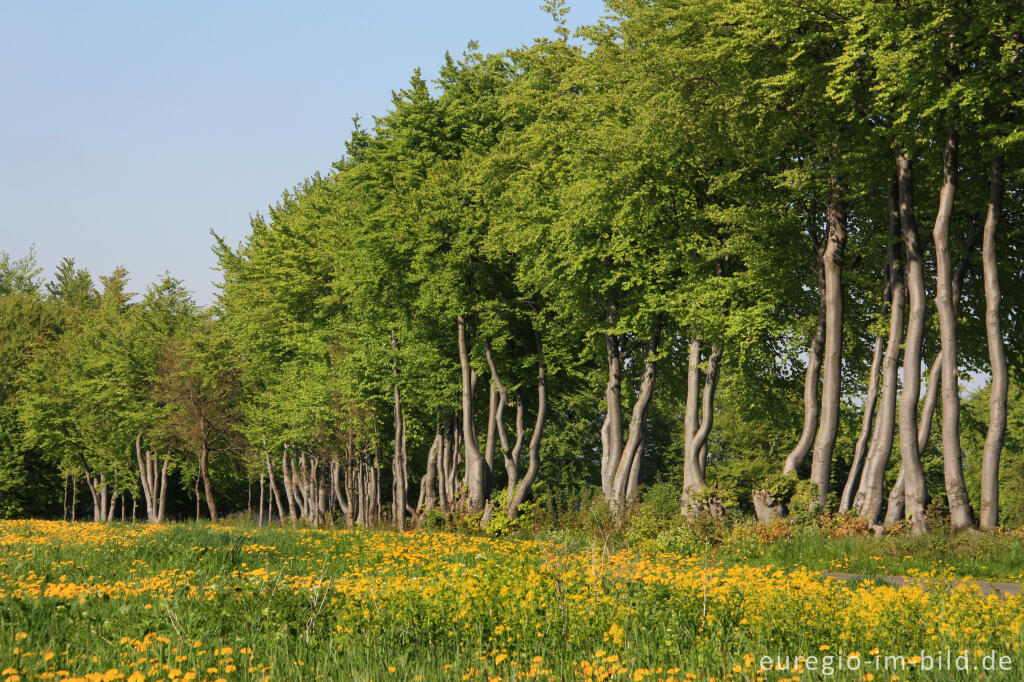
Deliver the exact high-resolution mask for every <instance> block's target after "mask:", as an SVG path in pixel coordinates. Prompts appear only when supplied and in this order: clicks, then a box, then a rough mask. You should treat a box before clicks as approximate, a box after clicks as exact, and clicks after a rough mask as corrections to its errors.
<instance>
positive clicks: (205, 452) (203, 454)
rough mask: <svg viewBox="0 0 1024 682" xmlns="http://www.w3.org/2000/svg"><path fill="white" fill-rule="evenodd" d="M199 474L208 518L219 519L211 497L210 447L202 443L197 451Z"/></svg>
mask: <svg viewBox="0 0 1024 682" xmlns="http://www.w3.org/2000/svg"><path fill="white" fill-rule="evenodd" d="M199 475H200V476H201V477H202V479H203V495H204V496H205V497H206V508H207V510H208V511H209V512H210V520H211V521H213V522H214V523H217V522H218V521H220V516H219V515H218V514H217V503H216V502H215V501H214V499H213V480H212V479H211V478H210V449H209V448H208V447H206V444H205V443H204V444H203V448H202V450H201V451H200V453H199Z"/></svg>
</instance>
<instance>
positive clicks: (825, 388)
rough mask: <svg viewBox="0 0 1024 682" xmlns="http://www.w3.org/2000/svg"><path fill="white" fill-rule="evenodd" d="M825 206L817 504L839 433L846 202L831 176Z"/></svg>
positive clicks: (823, 496) (824, 498)
mask: <svg viewBox="0 0 1024 682" xmlns="http://www.w3.org/2000/svg"><path fill="white" fill-rule="evenodd" d="M833 194H834V196H833V198H832V200H831V201H830V202H829V206H828V226H829V234H828V244H827V246H826V247H825V257H824V269H825V350H824V354H823V356H822V370H821V373H822V381H821V420H820V421H819V422H818V432H817V434H815V437H814V451H813V454H812V456H811V481H812V482H814V483H815V484H816V485H817V486H818V500H817V502H818V504H819V505H821V506H823V507H824V506H825V505H826V504H827V502H828V492H829V477H830V474H831V469H832V452H833V450H834V449H835V445H836V435H837V434H838V433H839V399H840V394H841V389H842V386H841V382H842V369H843V368H842V364H843V253H844V251H845V249H846V220H847V216H846V203H845V202H844V201H843V200H842V199H841V198H840V196H839V195H840V194H841V189H840V188H839V187H838V183H837V182H836V181H835V180H833Z"/></svg>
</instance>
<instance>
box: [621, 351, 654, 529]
mask: <svg viewBox="0 0 1024 682" xmlns="http://www.w3.org/2000/svg"><path fill="white" fill-rule="evenodd" d="M659 337H660V334H659V333H658V332H655V333H654V334H653V335H652V337H651V339H650V341H648V342H647V348H646V351H645V353H644V366H643V372H642V374H641V377H642V378H641V380H640V391H639V393H638V395H637V398H636V402H635V403H634V404H633V411H632V414H631V415H630V419H629V436H628V438H627V439H626V444H625V445H624V446H623V447H622V452H621V454H620V455H619V456H618V457H616V459H617V461H618V464H617V467H616V469H615V477H614V479H613V480H612V497H611V499H610V500H609V502H610V503H611V505H612V509H613V510H614V511H615V512H616V513H618V512H621V511H622V509H623V508H624V507H625V505H626V503H627V502H628V499H627V487H628V484H629V479H630V474H631V473H632V468H633V465H634V459H635V458H637V457H641V456H642V453H641V451H640V447H641V444H642V442H643V438H644V429H645V425H646V422H647V409H648V407H649V406H650V403H651V398H652V396H653V395H654V376H655V372H654V355H655V353H656V352H657V349H658V342H659V340H660V338H659Z"/></svg>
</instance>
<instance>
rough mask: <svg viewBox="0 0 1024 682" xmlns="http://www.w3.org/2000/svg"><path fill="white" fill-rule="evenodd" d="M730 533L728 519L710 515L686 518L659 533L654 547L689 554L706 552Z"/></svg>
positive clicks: (720, 542) (719, 543) (715, 546)
mask: <svg viewBox="0 0 1024 682" xmlns="http://www.w3.org/2000/svg"><path fill="white" fill-rule="evenodd" d="M728 534H729V524H728V522H727V521H726V520H724V519H720V518H713V517H710V516H697V517H694V518H692V519H685V520H684V521H683V522H682V523H680V524H679V525H678V526H675V527H673V528H670V529H668V530H666V531H663V532H661V533H659V534H658V536H657V538H655V540H654V543H653V544H654V547H655V548H657V549H659V550H661V551H663V552H676V553H678V554H686V555H688V556H691V555H698V554H705V553H707V552H708V551H710V550H712V549H714V548H717V547H718V546H719V545H721V544H722V543H723V541H724V540H725V538H726V537H727V536H728Z"/></svg>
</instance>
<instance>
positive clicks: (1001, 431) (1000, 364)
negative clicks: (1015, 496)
mask: <svg viewBox="0 0 1024 682" xmlns="http://www.w3.org/2000/svg"><path fill="white" fill-rule="evenodd" d="M990 185H991V190H990V194H989V200H988V212H987V214H986V216H985V237H984V241H983V244H982V248H981V259H982V269H983V273H984V279H985V335H986V337H987V340H988V359H989V364H990V365H991V366H992V384H991V386H990V389H989V391H990V393H989V403H988V432H987V433H986V435H985V448H984V450H983V452H982V457H981V518H980V522H981V529H982V530H992V529H994V528H996V527H997V526H998V525H999V456H1000V454H1001V453H1002V450H1003V440H1004V438H1005V437H1006V394H1007V387H1008V379H1009V377H1008V376H1007V369H1006V349H1005V348H1004V347H1003V331H1002V323H1001V321H1000V318H999V303H1000V298H1001V294H1000V291H999V271H998V265H997V262H996V232H997V230H998V228H999V218H1000V214H1001V213H1002V208H1003V158H1002V156H999V155H994V156H993V157H992V168H991V182H990ZM943 409H945V408H943Z"/></svg>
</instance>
